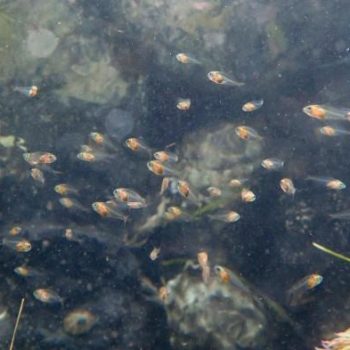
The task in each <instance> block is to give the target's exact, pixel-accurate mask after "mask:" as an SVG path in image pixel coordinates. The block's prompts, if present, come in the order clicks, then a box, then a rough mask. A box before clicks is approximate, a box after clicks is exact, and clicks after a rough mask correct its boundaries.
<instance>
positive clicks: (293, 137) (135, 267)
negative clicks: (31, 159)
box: [0, 0, 350, 350]
mask: <svg viewBox="0 0 350 350" xmlns="http://www.w3.org/2000/svg"><path fill="white" fill-rule="evenodd" d="M201 6H204V9H202V8H201ZM349 11H350V4H349V3H348V2H347V1H332V2H327V3H326V2H320V1H312V0H308V1H301V0H299V1H297V0H293V1H288V2H280V1H275V0H271V1H267V0H266V1H239V0H237V1H214V0H213V1H203V2H200V1H195V0H193V1H192V0H191V1H162V0H159V1H144V2H143V1H137V0H133V1H123V0H121V1H112V0H105V1H94V2H91V1H83V0H80V1H79V0H70V1H69V0H66V1H61V2H55V1H51V2H47V1H44V0H32V1H24V0H22V1H21V0H16V1H4V0H2V1H1V0H0V32H1V33H2V34H1V35H0V49H1V51H0V67H1V69H0V73H1V74H0V135H1V137H2V136H7V135H14V136H15V137H16V138H19V137H20V138H23V139H24V140H25V146H26V147H27V149H28V150H29V151H30V152H32V151H49V152H52V153H54V154H55V155H56V156H57V162H55V163H54V164H53V168H54V169H55V170H56V171H57V172H59V173H58V174H54V173H51V172H45V177H46V182H45V184H44V186H40V185H38V184H37V183H35V182H34V181H33V179H32V178H31V176H30V167H29V165H28V164H27V163H26V162H25V161H24V160H23V157H22V153H23V150H22V149H20V148H19V147H17V146H13V147H2V148H0V156H1V158H0V208H1V211H0V224H1V231H0V232H1V235H2V237H6V236H7V235H8V231H9V229H10V228H11V227H13V226H14V225H19V226H21V227H22V228H23V232H24V233H23V235H24V237H26V238H28V239H29V240H30V241H31V243H32V250H31V251H30V252H29V253H17V252H14V251H13V250H11V249H9V248H8V247H6V246H2V247H1V252H0V276H1V278H0V303H1V306H2V307H3V308H4V309H6V310H7V316H6V317H5V318H4V319H3V320H0V334H1V337H0V339H1V340H0V342H1V348H3V349H7V348H8V346H9V345H8V344H9V340H10V337H11V334H12V330H13V325H14V322H15V317H16V313H17V310H18V306H19V303H20V300H21V298H25V308H24V313H23V315H22V319H21V323H20V327H19V330H18V334H17V340H16V348H18V349H80V348H84V349H176V347H174V346H173V345H172V344H171V341H170V339H171V334H173V333H172V332H173V329H172V327H171V326H169V323H168V322H167V313H166V311H165V309H164V307H163V305H162V304H161V303H159V302H158V303H157V302H154V300H155V299H157V298H156V296H153V297H150V296H149V295H148V294H149V293H147V292H146V291H145V288H144V287H143V284H142V280H143V278H144V277H147V278H148V279H150V280H151V281H152V283H153V284H154V285H155V286H156V287H157V288H159V287H161V286H162V285H163V284H164V283H165V281H168V280H170V279H172V278H174V277H175V276H176V274H177V273H179V272H180V270H181V269H180V268H169V267H167V265H166V262H167V261H172V260H173V259H180V260H182V261H185V260H189V259H192V260H195V259H196V254H197V252H198V251H200V250H205V251H208V254H209V257H210V259H211V261H212V262H213V264H216V263H219V264H221V265H224V266H227V267H229V268H232V269H234V270H236V271H239V273H240V274H241V275H242V276H243V277H244V278H245V279H246V280H248V281H249V282H250V283H251V284H252V285H253V286H254V288H256V290H257V291H260V292H261V293H264V294H265V295H268V296H269V297H270V298H271V299H273V300H274V301H276V302H277V303H278V304H279V305H281V306H282V307H283V308H284V309H285V311H286V314H287V315H288V317H289V318H290V319H291V320H292V322H293V324H294V325H297V326H295V327H289V326H286V325H285V324H284V322H282V321H280V322H279V321H276V322H274V323H271V326H270V328H271V329H272V331H273V332H274V333H276V334H277V335H276V336H275V337H273V340H271V341H270V342H268V345H266V344H263V343H261V345H260V346H259V345H258V346H257V347H255V348H258V349H260V348H264V349H266V348H268V349H299V350H300V349H312V348H313V347H314V346H317V345H318V344H320V340H321V339H324V338H327V337H330V336H332V334H333V333H334V332H337V331H341V330H343V329H345V328H347V327H348V326H349V323H350V320H349V312H348V308H349V307H350V300H349V295H348V290H349V288H348V286H349V282H350V281H349V270H350V267H349V265H347V264H346V263H344V262H341V261H338V260H335V259H333V258H332V257H329V256H327V255H324V254H322V253H321V252H319V251H317V250H315V249H314V248H313V247H312V245H311V243H312V242H313V241H316V242H319V243H322V244H324V245H326V246H329V247H332V249H334V250H336V251H340V252H343V253H344V254H346V253H347V252H349V251H350V248H349V242H348V235H349V227H348V223H347V222H346V221H333V220H330V219H329V217H328V214H329V213H334V212H337V211H342V210H346V209H347V208H348V207H349V205H350V203H349V199H348V198H349V196H348V189H345V190H344V191H339V192H331V191H326V190H324V189H322V188H320V187H319V186H316V185H313V184H312V183H310V182H308V181H305V178H306V177H307V176H308V175H320V176H332V177H335V178H339V179H341V180H342V181H344V182H345V183H346V184H349V183H350V176H349V171H348V169H349V166H350V164H349V157H348V149H349V146H350V145H349V140H350V139H349V138H348V136H341V137H339V138H325V137H322V136H321V135H320V134H319V133H317V128H319V127H320V126H322V125H323V124H322V123H320V122H319V121H317V120H313V119H311V118H309V117H307V116H306V115H305V114H303V113H302V108H303V107H304V106H305V105H308V104H327V105H332V106H335V107H345V108H346V107H347V108H350V104H349V101H348V95H349V92H350V88H349V78H350V77H349V62H350V56H349V51H350V42H349V40H350V39H349V38H350V35H349V34H350V27H349V20H348V13H349ZM54 44H55V45H54ZM50 47H51V49H50ZM179 52H189V53H191V54H192V55H193V56H194V57H196V58H197V59H198V60H200V61H201V62H203V64H202V65H182V64H180V63H179V62H177V60H176V58H175V55H176V54H177V53H179ZM210 70H222V71H225V72H228V73H229V74H233V75H234V76H235V77H236V78H237V79H238V80H241V81H244V82H245V83H246V84H245V86H244V87H242V88H230V87H223V86H217V85H215V84H212V83H211V82H209V80H208V79H207V73H208V71H210ZM33 84H34V85H37V86H38V87H39V94H38V96H36V97H33V98H29V97H27V96H24V95H21V94H20V93H18V92H15V91H14V90H13V89H14V87H16V86H17V87H18V86H31V85H33ZM179 97H190V98H191V101H192V106H191V108H190V110H189V111H187V112H183V111H179V110H178V109H177V108H176V101H177V98H179ZM254 98H263V99H264V106H263V107H262V108H261V109H260V110H258V111H256V112H255V113H253V114H244V113H243V112H242V111H241V107H242V104H243V103H244V102H246V101H248V100H250V99H254ZM229 123H233V124H234V125H240V124H244V125H249V126H251V127H253V128H254V129H256V130H258V131H259V133H260V134H261V135H263V137H264V139H263V142H262V146H261V149H260V153H259V156H258V157H255V158H254V159H245V160H243V161H244V162H246V163H249V164H250V162H251V164H252V169H253V170H252V171H251V173H250V174H248V176H249V179H250V183H251V186H252V189H253V190H254V192H255V193H256V196H257V200H256V202H254V203H252V204H251V205H244V204H242V203H240V202H239V200H238V199H236V200H235V201H236V202H234V208H235V209H237V211H239V212H240V214H241V216H242V218H241V220H240V221H238V222H237V223H235V224H233V225H216V224H214V223H212V222H211V221H210V220H208V218H207V217H201V218H200V219H199V220H196V221H193V222H192V221H190V222H188V221H184V222H181V221H180V222H174V223H170V224H167V225H159V226H157V227H155V228H154V229H153V230H151V231H150V232H147V234H146V238H147V239H146V240H145V242H144V243H143V244H128V243H126V241H125V237H129V236H134V235H135V234H136V235H137V232H138V227H139V226H141V224H142V223H144V221H145V220H147V218H149V217H150V216H151V215H153V214H154V213H155V211H156V208H157V205H158V204H159V202H160V197H159V194H158V193H159V188H160V182H161V180H160V179H159V178H158V177H156V176H155V175H153V174H152V173H151V172H149V171H148V169H147V167H146V162H147V161H148V160H149V159H148V156H147V155H146V156H139V155H135V154H132V152H130V151H129V150H127V149H126V148H125V147H124V145H123V142H124V140H125V139H126V138H127V137H130V136H135V137H142V138H143V139H144V140H145V142H147V143H148V144H149V145H150V146H151V147H152V149H154V150H159V149H164V147H165V146H166V145H168V144H170V143H173V142H175V143H176V145H177V146H176V147H177V150H178V151H179V154H180V158H181V159H182V162H181V165H180V166H179V167H180V168H182V169H184V168H186V166H188V165H189V164H191V162H194V160H193V159H191V158H189V157H188V150H189V148H191V149H192V148H193V149H196V147H199V148H200V147H203V143H201V142H202V139H205V136H203V135H206V134H208V135H209V134H211V133H212V132H213V131H214V130H216V129H217V128H218V127H219V126H220V125H226V124H229ZM340 125H341V126H342V127H343V128H344V129H347V130H350V126H349V125H347V123H346V122H345V123H344V122H343V123H341V124H340ZM92 131H99V132H103V133H105V134H106V135H108V137H110V138H111V140H112V141H113V143H114V145H115V150H109V151H108V155H109V156H110V158H108V159H107V160H106V161H103V162H101V163H98V164H89V163H85V162H81V161H79V160H78V159H77V158H76V155H77V153H78V152H79V149H80V146H81V145H82V144H84V143H87V142H88V135H89V133H90V132H92ZM196 132H198V134H196ZM191 135H194V136H191ZM232 137H235V135H232ZM0 141H1V140H0ZM0 143H1V142H0ZM189 144H190V145H191V147H189V146H188V145H189ZM218 144H220V140H218ZM219 149H220V148H219ZM221 151H222V152H226V150H221ZM267 157H278V158H281V159H283V160H284V161H285V164H286V165H285V167H284V169H283V170H282V171H281V172H271V173H268V172H266V171H264V169H262V168H261V167H260V166H259V165H258V164H259V162H260V161H261V160H262V159H264V158H267ZM256 158H258V159H256ZM212 161H213V159H210V158H208V159H204V162H207V163H208V164H210V162H212ZM243 161H242V162H243ZM196 164H199V165H196V166H197V167H202V166H203V165H201V164H203V163H200V162H198V163H196ZM235 167H237V169H235V168H234V169H232V172H233V174H235V172H236V171H237V172H239V168H240V167H241V164H237V165H235ZM206 169H207V168H206V167H205V166H203V168H200V169H198V170H199V171H202V174H203V177H204V175H205V171H206ZM285 176H286V177H287V176H288V177H291V178H293V179H294V180H295V186H296V188H297V193H296V196H295V197H294V198H293V199H292V198H289V197H287V196H285V195H284V194H283V193H282V192H281V191H280V189H279V187H278V182H279V180H280V179H281V178H282V177H285ZM232 177H234V176H232ZM222 181H223V180H222ZM61 182H66V183H69V184H72V185H73V186H75V187H76V188H79V189H80V192H79V197H78V199H79V201H80V202H81V203H83V204H84V205H85V206H86V208H88V209H90V206H91V203H93V202H95V201H98V200H108V199H109V198H110V197H111V196H112V192H113V190H114V189H115V188H117V187H128V188H129V187H130V188H134V189H135V190H137V191H139V192H140V193H142V194H143V195H144V196H145V197H146V198H147V201H148V202H149V203H150V205H149V206H148V207H147V208H145V209H142V210H140V211H136V212H132V213H131V216H130V220H129V222H128V223H127V224H126V225H124V223H123V222H122V221H115V220H102V219H101V218H100V217H99V216H98V215H97V214H96V213H94V212H93V211H92V210H91V212H88V213H87V212H78V211H74V210H73V211H69V210H67V209H66V208H63V207H62V206H61V205H60V204H59V203H58V198H59V196H58V195H57V194H56V193H55V192H54V190H53V187H54V186H55V185H56V184H57V183H61ZM218 182H219V183H220V174H219V175H218ZM197 185H198V187H199V188H197V190H198V191H204V189H203V188H202V187H201V186H200V185H199V184H193V186H194V187H196V186H197ZM222 185H223V186H224V185H225V184H222ZM67 227H69V228H72V229H73V232H74V234H75V235H76V237H77V239H76V240H75V241H74V240H73V241H68V240H67V239H66V238H65V237H64V230H65V229H66V228H67ZM154 246H160V247H161V255H160V258H159V259H158V260H157V261H155V262H153V261H151V260H150V259H149V257H148V256H149V253H150V251H151V250H152V248H153V247H154ZM19 265H29V266H32V267H33V268H36V269H39V270H40V271H42V274H41V275H40V277H35V278H30V277H28V278H23V277H21V276H18V275H16V274H15V273H14V272H13V270H14V268H15V267H17V266H19ZM316 272H317V273H319V274H321V275H322V276H323V277H324V281H323V283H322V285H320V288H318V289H317V290H315V292H314V293H313V294H312V298H311V299H312V300H311V301H310V302H309V303H307V304H305V305H302V306H301V307H297V308H291V307H289V306H288V305H286V290H287V289H288V288H290V286H291V285H292V284H293V283H294V282H295V281H297V280H299V279H301V278H302V277H304V276H306V275H308V274H311V273H316ZM48 287H50V288H52V289H53V290H55V291H56V292H57V293H58V294H59V295H60V296H61V297H62V298H63V303H62V304H59V305H47V304H44V303H41V302H40V301H38V300H36V299H35V298H34V297H33V294H32V293H33V291H34V290H35V289H36V288H48ZM75 308H82V309H86V310H89V311H91V312H92V313H93V314H94V315H96V317H97V322H96V324H95V325H94V327H93V328H92V329H91V330H90V331H88V332H87V333H85V334H83V335H80V336H72V335H70V334H69V333H67V332H66V331H65V330H64V329H63V319H64V317H65V316H66V315H67V313H68V312H69V311H71V310H73V309H75ZM208 314H209V316H208V317H209V318H210V311H208ZM168 316H169V315H168ZM203 332H204V333H205V331H204V330H203ZM219 332H220V330H219ZM221 332H222V337H225V336H226V334H227V330H226V329H225V327H223V328H222V330H221ZM204 333H203V334H204ZM203 334H201V333H199V334H191V337H192V338H194V339H196V338H200V337H204V335H203ZM175 337H176V336H175ZM198 344H201V342H198ZM183 348H184V349H186V348H188V349H209V348H210V349H219V347H218V346H217V344H216V345H215V342H213V343H211V341H209V340H208V345H206V346H205V347H203V346H202V345H198V347H186V345H185V344H184V345H183ZM234 348H235V344H232V349H234Z"/></svg>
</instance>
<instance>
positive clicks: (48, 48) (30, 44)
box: [26, 28, 58, 58]
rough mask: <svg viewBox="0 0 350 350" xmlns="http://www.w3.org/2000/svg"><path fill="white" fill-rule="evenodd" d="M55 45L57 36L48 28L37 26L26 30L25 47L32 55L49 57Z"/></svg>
mask: <svg viewBox="0 0 350 350" xmlns="http://www.w3.org/2000/svg"><path fill="white" fill-rule="evenodd" d="M57 45H58V38H57V37H56V35H55V34H54V33H53V32H51V31H50V30H47V29H45V28H38V29H35V30H29V31H28V37H27V40H26V47H27V50H28V51H29V52H30V54H31V55H32V56H33V57H37V58H45V57H49V56H50V55H51V54H52V53H53V52H54V51H55V49H56V47H57Z"/></svg>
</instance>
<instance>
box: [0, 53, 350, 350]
mask: <svg viewBox="0 0 350 350" xmlns="http://www.w3.org/2000/svg"><path fill="white" fill-rule="evenodd" d="M176 60H177V61H178V62H179V63H181V64H184V65H197V66H198V65H203V63H202V62H201V60H200V59H197V58H196V57H192V56H191V55H188V54H186V53H178V54H177V55H176ZM207 78H208V79H209V81H210V82H212V83H214V84H216V85H223V86H227V87H231V88H239V87H242V86H244V85H245V83H244V82H240V81H238V80H237V79H236V78H235V77H234V76H233V75H231V74H228V73H226V72H223V71H219V70H212V71H209V72H208V73H207ZM13 90H14V92H18V93H20V94H23V95H25V96H27V97H29V98H35V97H36V96H37V95H38V94H39V88H38V87H37V86H29V87H15V88H13ZM195 102H196V101H192V100H191V99H190V98H187V97H179V98H178V99H177V103H176V108H177V109H179V110H180V111H187V110H189V109H190V108H191V106H192V103H195ZM264 103H265V102H264V100H263V99H262V98H253V99H251V100H250V101H245V102H243V103H242V107H241V110H242V111H243V112H246V113H254V112H256V111H257V110H260V109H261V108H263V106H264ZM302 111H303V112H304V113H305V114H306V115H307V116H309V117H311V118H313V119H315V120H316V121H319V122H327V125H323V126H320V127H318V129H317V130H319V133H320V135H322V137H339V138H340V137H346V136H348V135H350V127H349V129H348V130H347V129H346V128H344V127H342V126H340V125H339V124H340V123H341V122H349V121H350V109H346V108H338V107H332V106H328V105H318V104H311V105H308V106H305V107H304V108H303V110H302ZM333 123H336V124H334V125H333ZM246 124H247V125H245V124H244V125H237V126H236V127H235V134H232V138H239V139H240V140H241V142H250V141H251V140H259V141H260V142H262V143H263V142H264V135H263V131H261V132H260V131H258V130H255V129H254V128H253V127H251V126H249V125H248V124H249V119H247V123H246ZM169 142H171V140H169ZM123 147H124V149H125V150H127V151H128V152H130V161H131V162H132V161H133V159H134V160H135V161H137V162H139V161H141V160H140V159H145V160H144V169H145V170H147V169H148V171H150V172H151V173H152V174H153V175H154V176H155V177H159V186H160V196H164V195H167V194H168V192H171V194H172V195H174V192H176V193H175V194H176V195H179V197H180V198H182V204H179V203H178V202H176V203H171V202H170V203H169V204H168V205H167V207H166V210H165V213H164V215H163V219H164V223H166V222H170V221H174V220H182V221H183V222H184V223H185V222H186V221H187V220H194V219H195V213H196V211H197V210H198V208H201V207H203V206H204V205H207V204H208V203H210V202H212V201H216V200H219V199H220V198H223V197H225V196H226V193H228V192H232V191H233V192H237V193H238V195H239V197H240V199H241V201H242V203H243V204H244V205H247V206H251V205H252V206H254V202H256V201H259V189H258V188H257V187H256V184H254V188H252V184H250V182H249V180H248V179H240V178H233V179H231V180H230V181H229V183H223V184H221V185H220V186H217V184H213V185H212V186H210V187H207V188H206V189H203V190H202V191H198V190H197V189H196V188H195V186H193V184H191V182H190V181H189V180H188V179H186V178H183V176H182V173H181V169H179V168H178V167H177V165H178V162H179V160H180V155H179V153H178V152H177V147H176V145H175V144H170V145H165V146H164V148H163V149H154V148H153V147H152V146H151V145H149V144H148V143H147V142H146V140H144V139H143V138H142V137H141V136H133V137H129V138H127V139H126V140H125V141H124V142H123V145H118V144H116V143H115V142H114V141H113V140H112V139H110V138H109V137H108V136H107V135H106V134H104V133H103V132H102V131H101V132H100V131H93V132H91V133H90V134H89V135H87V143H86V144H83V145H81V148H80V152H79V153H78V154H76V159H77V161H78V162H79V161H80V162H85V163H87V164H90V166H92V165H94V164H96V163H103V162H111V161H113V158H114V153H115V152H116V151H117V150H120V149H121V148H123ZM134 154H135V155H138V156H139V155H140V156H141V158H138V157H133V155H134ZM268 156H269V157H266V158H264V159H261V163H260V164H261V168H262V173H265V174H267V173H269V172H274V173H276V174H280V176H279V181H277V182H276V187H279V188H280V191H281V194H282V195H285V196H286V197H287V196H290V200H293V197H295V196H297V195H298V191H299V190H300V191H302V187H303V186H315V187H318V188H319V190H321V191H322V189H324V190H330V191H343V190H345V189H346V187H347V186H346V184H345V183H344V182H343V181H342V180H341V179H337V178H335V177H333V176H332V175H331V174H316V175H313V174H312V175H309V174H306V175H305V177H304V178H303V179H300V178H298V179H294V178H292V177H291V176H289V175H288V174H287V173H286V171H285V164H286V160H285V159H283V157H281V155H280V154H277V155H275V154H271V155H268ZM58 157H59V156H56V155H55V154H53V153H51V152H50V151H48V150H40V151H33V152H25V153H23V160H24V161H25V162H26V163H27V164H28V166H29V168H28V175H30V176H31V178H32V179H33V181H34V183H35V184H36V185H37V186H39V187H40V188H43V187H44V186H45V184H46V176H56V175H57V173H58V172H57V171H56V170H55V169H54V163H55V162H56V161H57V159H58ZM142 157H143V158H142ZM142 161H143V160H142ZM131 176H132V174H131ZM295 182H297V183H300V189H299V186H297V187H296V186H295ZM47 190H49V189H47ZM52 190H53V191H54V192H55V193H56V195H57V202H58V203H60V205H61V206H63V207H64V208H65V209H66V210H67V212H68V213H81V215H98V216H99V217H100V219H101V220H117V221H119V220H120V221H122V222H123V223H124V225H128V222H129V217H130V213H131V212H132V211H135V212H137V211H142V210H144V209H145V208H147V207H148V206H150V204H151V203H152V202H154V201H156V200H158V199H155V198H152V196H151V195H150V194H149V193H147V188H142V189H141V191H138V190H136V189H133V188H127V187H116V188H115V189H114V190H113V191H112V192H111V193H109V195H107V196H105V197H104V198H99V199H98V200H96V201H95V202H93V203H82V202H81V200H80V199H79V195H80V193H82V192H84V191H85V190H86V189H84V188H76V187H75V186H74V184H71V183H69V178H67V181H66V182H57V184H56V185H55V186H54V188H53V189H52ZM235 205H239V204H237V203H236V204H235ZM240 209H241V210H242V211H243V213H240ZM204 215H205V216H206V218H207V219H208V220H210V221H212V222H213V223H215V222H219V223H221V224H222V225H235V224H236V223H237V222H238V221H240V220H245V216H244V209H243V208H242V207H241V208H233V207H231V204H230V203H229V204H226V205H225V207H222V206H220V205H219V206H217V207H214V209H213V210H212V211H209V212H208V213H206V214H204ZM330 216H331V218H332V219H335V220H337V219H339V220H342V219H346V220H348V219H350V210H348V211H345V212H340V213H330ZM65 237H66V238H67V239H73V237H74V233H73V231H72V229H70V228H67V229H66V231H65ZM2 244H3V246H4V247H6V248H8V249H11V250H13V251H14V252H15V253H18V254H25V253H28V252H30V251H31V249H32V245H31V242H30V241H29V240H28V239H26V238H25V237H22V236H21V227H19V226H14V227H13V228H11V229H10V230H9V233H8V234H7V235H5V236H4V237H3V239H2ZM161 252H162V250H161V246H154V248H153V250H152V251H151V252H150V253H149V258H150V260H152V261H156V260H157V259H161ZM196 258H197V261H198V264H199V267H200V270H201V273H202V279H203V282H204V283H205V284H206V285H208V286H209V285H210V281H211V279H213V278H218V279H219V280H220V281H221V282H222V283H233V284H235V285H236V287H238V288H239V289H240V290H241V291H242V292H243V293H244V292H247V289H246V288H247V287H245V286H243V285H242V283H240V282H239V279H238V278H236V277H235V275H234V273H233V272H232V271H230V270H229V269H227V268H225V267H223V266H220V265H214V267H212V266H211V265H210V263H209V261H210V259H209V256H208V253H207V252H206V251H199V252H198V253H197V257H196ZM14 272H15V273H16V274H18V275H19V276H21V277H23V278H34V277H35V276H40V274H41V272H40V271H38V270H35V269H33V268H31V267H30V266H27V265H25V264H24V265H21V266H18V267H17V268H16V269H15V270H14ZM300 278H301V279H300V280H299V281H296V282H295V283H294V284H293V285H292V286H291V287H290V288H289V289H288V290H287V291H286V300H287V304H288V305H289V306H291V307H297V306H299V305H303V304H304V303H307V302H309V301H310V300H312V294H313V291H314V289H316V288H317V287H318V286H319V285H320V284H321V283H322V282H323V280H324V278H323V276H321V275H319V274H318V273H317V272H315V271H310V274H309V275H307V276H304V277H303V276H300ZM33 296H34V298H35V299H36V300H38V301H40V302H41V303H44V304H58V305H60V304H63V303H64V302H65V300H64V297H63V296H61V295H59V294H58V293H57V292H56V291H55V290H52V289H51V288H49V287H45V288H44V287H43V288H37V289H35V290H33ZM167 297H168V294H167V291H166V289H165V287H164V286H162V287H161V288H160V289H159V298H160V299H161V300H165V299H166V298H167ZM95 322H97V318H96V316H95V315H94V314H93V313H91V312H90V311H88V310H82V309H76V310H73V311H71V313H69V314H68V315H67V316H66V318H65V319H64V321H63V324H64V328H65V329H68V332H69V333H70V334H73V335H79V334H82V333H84V332H86V331H88V330H89V329H90V328H91V327H93V325H94V324H95ZM333 342H335V341H333ZM329 344H331V342H323V346H324V347H325V348H327V349H328V348H332V349H333V347H330V345H329Z"/></svg>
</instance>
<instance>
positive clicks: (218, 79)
mask: <svg viewBox="0 0 350 350" xmlns="http://www.w3.org/2000/svg"><path fill="white" fill-rule="evenodd" d="M208 79H209V80H210V81H212V82H213V83H215V84H218V85H227V86H243V85H244V83H242V82H239V81H236V80H234V79H233V78H231V77H229V76H228V75H227V74H226V73H223V72H220V71H211V72H209V73H208Z"/></svg>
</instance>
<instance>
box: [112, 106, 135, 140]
mask: <svg viewBox="0 0 350 350" xmlns="http://www.w3.org/2000/svg"><path fill="white" fill-rule="evenodd" d="M134 123H135V121H134V118H133V117H132V115H131V113H130V112H128V111H124V110H122V109H119V108H114V109H112V110H111V111H110V112H109V113H108V114H107V117H106V120H105V127H106V131H107V134H108V136H110V137H111V138H113V139H115V140H117V141H122V140H123V139H124V138H125V137H126V136H127V135H129V134H130V133H131V131H132V129H133V128H134Z"/></svg>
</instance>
